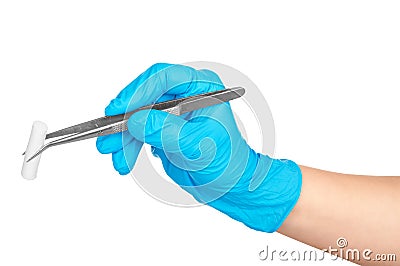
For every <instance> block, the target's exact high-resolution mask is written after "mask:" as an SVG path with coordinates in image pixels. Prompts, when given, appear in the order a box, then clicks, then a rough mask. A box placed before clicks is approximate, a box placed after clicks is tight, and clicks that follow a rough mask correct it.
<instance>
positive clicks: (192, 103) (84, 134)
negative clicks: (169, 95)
mask: <svg viewBox="0 0 400 266" xmlns="http://www.w3.org/2000/svg"><path fill="white" fill-rule="evenodd" d="M244 93H245V89H244V88H242V87H235V88H229V89H224V90H219V91H215V92H209V93H203V94H198V95H194V96H190V97H186V98H180V99H175V100H170V101H165V102H160V103H155V104H150V105H146V106H143V107H140V108H138V109H135V110H133V111H131V112H128V113H125V114H120V115H114V116H104V117H100V118H97V119H94V120H90V121H87V122H84V123H80V124H77V125H75V126H71V127H67V128H64V129H60V130H57V131H55V132H52V133H48V134H47V135H46V140H48V139H53V138H57V139H55V140H52V141H50V142H48V143H45V144H44V145H43V146H42V147H41V148H40V149H39V150H38V151H37V152H35V153H34V154H33V155H32V156H31V157H30V158H29V159H28V160H27V161H26V162H29V161H30V160H32V159H33V158H35V157H36V156H38V155H39V154H41V153H42V152H43V151H45V150H46V149H48V148H50V147H53V146H57V145H61V144H66V143H70V142H75V141H80V140H85V139H90V138H96V137H99V136H106V135H110V134H115V133H118V132H122V131H125V130H127V129H128V128H127V121H128V119H129V117H130V116H131V115H132V114H134V113H136V112H138V111H141V110H147V109H156V110H161V111H164V112H167V113H170V114H174V115H178V116H179V115H182V114H185V113H188V112H191V111H194V110H198V109H201V108H205V107H208V106H212V105H216V104H219V103H222V102H228V101H230V100H234V99H236V98H239V97H241V96H242V95H243V94H244Z"/></svg>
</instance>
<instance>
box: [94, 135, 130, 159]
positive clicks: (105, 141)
mask: <svg viewBox="0 0 400 266" xmlns="http://www.w3.org/2000/svg"><path fill="white" fill-rule="evenodd" d="M132 140H133V137H132V135H131V134H129V132H128V131H124V132H120V133H116V134H112V135H107V136H100V137H98V138H97V140H96V148H97V150H98V151H99V152H100V153H102V154H108V153H113V152H117V151H119V150H121V149H122V148H123V147H124V146H126V145H127V144H129V143H130V142H132Z"/></svg>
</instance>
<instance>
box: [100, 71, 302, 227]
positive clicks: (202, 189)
mask: <svg viewBox="0 0 400 266" xmlns="http://www.w3.org/2000/svg"><path fill="white" fill-rule="evenodd" d="M223 88H224V86H223V84H222V82H221V80H220V79H219V77H218V76H217V74H215V73H214V72H212V71H209V70H195V69H193V68H190V67H187V66H182V65H170V64H155V65H153V66H152V67H150V68H149V69H148V70H146V71H145V72H144V73H142V74H141V75H140V76H139V77H137V78H136V79H135V80H134V81H133V82H132V83H130V84H129V85H128V86H127V87H126V88H125V89H123V90H122V91H121V92H120V93H119V94H118V96H117V97H116V98H115V99H114V100H112V101H111V102H110V104H109V105H108V106H107V107H106V110H105V112H106V115H116V114H122V113H126V112H129V111H132V110H134V109H136V108H138V107H141V106H144V105H147V104H152V103H155V102H161V101H166V100H171V99H175V98H182V97H187V96H191V95H195V94H200V93H206V92H211V91H216V90H221V89H223ZM143 143H147V144H150V145H151V146H152V151H153V154H154V155H155V156H157V157H159V158H160V159H161V161H162V164H163V167H164V169H165V171H166V173H167V174H168V176H170V177H171V178H172V179H173V180H174V181H175V182H176V183H177V184H179V185H180V186H181V187H182V188H183V189H185V190H186V191H188V192H189V193H190V194H192V195H193V197H194V198H195V199H196V200H198V201H199V202H203V203H206V204H208V205H210V206H212V207H214V208H216V209H218V210H219V211H221V212H223V213H225V214H227V215H229V216H230V217H232V218H233V219H235V220H238V221H241V222H243V223H244V224H246V225H247V226H249V227H251V228H253V229H256V230H261V231H265V232H274V231H276V230H277V229H278V228H279V226H280V225H281V224H282V222H283V221H284V220H285V218H286V216H287V215H288V214H289V212H290V211H291V210H292V208H293V207H294V205H295V204H296V202H297V200H298V197H299V194H300V188H301V172H300V169H299V167H298V166H297V165H296V164H295V163H294V162H292V161H289V160H276V159H271V158H270V157H268V156H266V155H262V154H257V153H256V152H254V151H253V150H252V149H251V148H250V147H249V146H248V145H247V143H246V141H245V140H244V139H243V138H242V136H241V134H240V131H239V130H238V128H237V126H236V123H235V119H234V117H233V114H232V110H231V108H230V105H229V103H221V104H218V105H214V106H210V107H207V108H203V109H200V110H196V111H193V112H190V113H187V114H185V115H182V116H175V115H171V114H168V113H166V112H162V111H158V110H146V111H140V112H137V113H135V114H134V115H132V116H131V117H130V119H129V121H128V131H127V132H123V133H118V134H114V135H109V136H104V137H99V138H98V140H97V143H96V144H97V149H98V150H99V151H100V152H101V153H112V159H113V164H114V168H115V169H116V170H117V171H118V172H119V173H120V174H122V175H123V174H128V173H129V172H130V170H131V169H132V168H133V167H134V164H135V162H136V159H137V156H138V154H139V151H140V149H141V147H142V144H143Z"/></svg>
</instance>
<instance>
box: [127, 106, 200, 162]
mask: <svg viewBox="0 0 400 266" xmlns="http://www.w3.org/2000/svg"><path fill="white" fill-rule="evenodd" d="M128 130H129V133H130V134H131V135H132V136H133V137H134V138H135V139H137V140H139V141H142V142H145V143H147V144H150V145H152V146H154V147H156V148H159V149H163V150H164V151H165V152H168V153H177V152H182V153H183V154H184V155H186V156H188V155H192V154H193V153H196V150H197V149H198V147H197V146H198V143H199V142H197V140H199V141H200V140H201V135H202V134H201V131H200V130H199V129H198V128H196V129H195V128H194V126H193V125H191V123H190V122H189V121H187V120H185V119H183V118H181V117H179V116H176V115H172V114H169V113H167V112H163V111H159V110H153V109H151V110H142V111H139V112H137V113H135V114H133V115H132V116H131V117H130V118H129V121H128ZM190 157H191V156H190Z"/></svg>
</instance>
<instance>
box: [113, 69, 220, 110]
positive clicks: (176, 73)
mask: <svg viewBox="0 0 400 266" xmlns="http://www.w3.org/2000/svg"><path fill="white" fill-rule="evenodd" d="M220 89H223V84H222V81H221V80H220V78H219V77H218V75H217V74H216V73H214V72H212V71H210V70H196V69H194V68H192V67H188V66H184V65H173V64H160V63H158V64H154V65H153V66H151V67H150V68H148V69H147V70H146V71H145V72H143V73H142V74H141V75H139V76H138V77H137V78H136V79H135V80H133V81H132V82H131V83H130V84H128V86H126V87H125V88H124V89H123V90H122V91H121V92H120V93H119V94H118V96H117V97H116V98H115V99H113V100H112V101H111V102H110V104H109V105H108V106H107V107H106V110H105V112H106V115H117V114H123V113H126V112H130V111H133V110H135V109H137V108H139V107H141V106H144V105H148V104H153V103H155V102H157V101H160V100H161V101H165V100H171V99H175V98H181V97H186V96H190V95H195V94H200V93H205V92H211V91H215V90H220Z"/></svg>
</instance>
